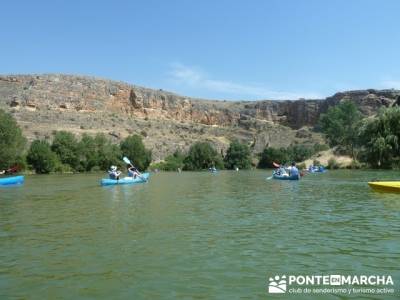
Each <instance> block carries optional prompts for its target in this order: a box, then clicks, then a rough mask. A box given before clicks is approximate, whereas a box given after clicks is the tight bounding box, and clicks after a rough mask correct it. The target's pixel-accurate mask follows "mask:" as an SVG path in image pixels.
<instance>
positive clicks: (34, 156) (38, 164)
mask: <svg viewBox="0 0 400 300" xmlns="http://www.w3.org/2000/svg"><path fill="white" fill-rule="evenodd" d="M26 158H27V161H28V163H29V164H30V165H31V166H32V168H33V169H34V170H35V172H36V173H38V174H48V173H50V172H52V171H54V170H55V167H56V164H57V156H56V154H55V153H54V152H53V151H51V148H50V144H49V143H48V142H47V141H41V140H35V141H33V142H32V144H31V146H30V148H29V151H28V155H27V157H26Z"/></svg>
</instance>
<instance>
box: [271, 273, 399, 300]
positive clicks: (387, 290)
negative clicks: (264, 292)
mask: <svg viewBox="0 0 400 300" xmlns="http://www.w3.org/2000/svg"><path fill="white" fill-rule="evenodd" d="M393 286H394V282H393V278H392V276H390V275H337V274H335V275H325V274H321V275H288V274H287V275H282V276H279V275H275V276H272V277H269V281H268V293H270V294H284V293H289V294H324V293H325V294H326V293H333V294H346V295H357V294H382V295H384V294H394V293H395V288H394V287H393Z"/></svg>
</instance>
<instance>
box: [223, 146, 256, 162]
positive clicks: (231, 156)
mask: <svg viewBox="0 0 400 300" xmlns="http://www.w3.org/2000/svg"><path fill="white" fill-rule="evenodd" d="M224 161H225V167H226V168H227V169H235V168H240V169H250V167H251V159H250V149H249V147H248V146H247V145H246V144H241V143H239V142H238V141H233V142H232V143H231V144H230V146H229V148H228V150H227V152H226V156H225V158H224Z"/></svg>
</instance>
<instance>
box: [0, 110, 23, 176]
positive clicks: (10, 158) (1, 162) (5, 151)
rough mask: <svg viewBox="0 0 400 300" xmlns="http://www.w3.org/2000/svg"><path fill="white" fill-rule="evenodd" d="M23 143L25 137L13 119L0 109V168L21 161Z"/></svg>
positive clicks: (5, 167)
mask: <svg viewBox="0 0 400 300" xmlns="http://www.w3.org/2000/svg"><path fill="white" fill-rule="evenodd" d="M25 145H26V139H25V138H24V137H23V135H22V131H21V129H20V128H19V126H18V124H17V122H16V121H15V119H14V118H13V117H12V116H11V115H10V114H8V113H6V112H5V111H3V110H1V109H0V170H3V169H8V168H9V167H11V166H13V165H15V164H17V163H18V162H19V161H21V159H22V154H23V151H24V148H25Z"/></svg>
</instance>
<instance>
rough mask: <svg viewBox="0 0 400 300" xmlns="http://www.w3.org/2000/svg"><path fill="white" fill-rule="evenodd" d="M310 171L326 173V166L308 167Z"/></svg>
mask: <svg viewBox="0 0 400 300" xmlns="http://www.w3.org/2000/svg"><path fill="white" fill-rule="evenodd" d="M308 172H310V173H325V172H326V170H325V169H324V168H314V169H308Z"/></svg>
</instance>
